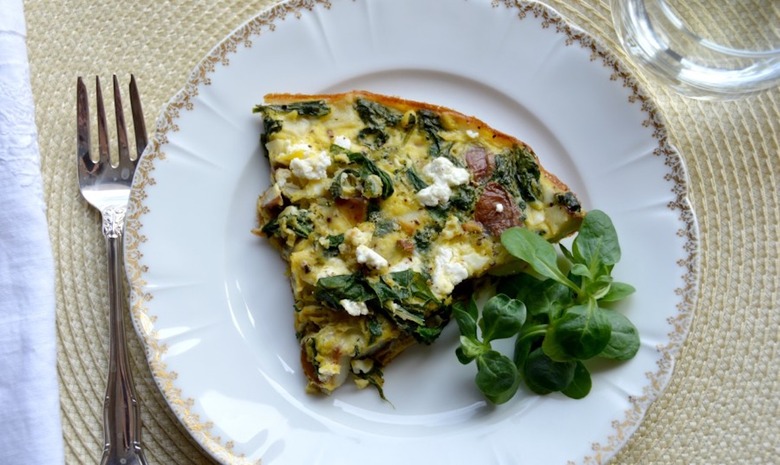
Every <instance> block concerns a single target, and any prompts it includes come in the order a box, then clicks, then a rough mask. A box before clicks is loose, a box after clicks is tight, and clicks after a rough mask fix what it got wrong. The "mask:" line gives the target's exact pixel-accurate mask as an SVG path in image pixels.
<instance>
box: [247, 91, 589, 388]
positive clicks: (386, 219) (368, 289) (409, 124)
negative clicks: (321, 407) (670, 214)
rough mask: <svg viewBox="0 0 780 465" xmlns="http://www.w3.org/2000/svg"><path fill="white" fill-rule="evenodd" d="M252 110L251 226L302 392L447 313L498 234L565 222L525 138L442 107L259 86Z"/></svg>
mask: <svg viewBox="0 0 780 465" xmlns="http://www.w3.org/2000/svg"><path fill="white" fill-rule="evenodd" d="M254 111H255V112H256V113H260V114H261V115H262V120H263V126H264V131H263V132H262V135H261V142H262V144H263V145H264V146H265V148H266V151H267V156H268V162H269V163H270V166H271V173H272V179H271V187H270V188H268V190H267V191H266V192H265V193H264V194H262V195H261V196H260V198H259V200H258V204H257V214H258V220H259V226H258V229H257V230H256V231H255V232H256V233H257V234H260V235H263V236H266V237H268V238H269V239H270V240H271V242H272V243H273V244H274V245H275V246H276V247H277V248H278V249H279V251H280V252H281V254H282V257H283V258H284V259H285V260H286V261H287V262H288V264H289V273H290V279H291V287H292V292H293V297H294V302H295V332H296V336H297V338H298V340H299V342H300V345H301V363H302V366H303V369H304V372H305V374H306V376H307V377H308V386H309V390H310V391H313V392H317V391H321V392H325V393H330V392H332V391H333V390H334V389H336V388H337V387H339V386H340V385H342V384H343V383H344V382H345V381H346V380H347V379H348V378H349V377H350V376H352V377H354V379H355V381H356V382H357V383H358V386H360V387H364V386H367V385H369V384H371V385H374V386H376V387H378V388H379V389H380V392H381V387H382V383H383V379H382V371H381V370H382V367H384V366H385V365H387V364H388V363H389V362H390V361H391V360H392V359H393V358H394V357H395V356H397V355H398V354H399V353H400V352H402V351H403V350H404V349H406V348H407V347H409V346H410V345H412V344H415V343H425V344H428V343H431V342H432V341H434V340H435V339H436V338H437V336H438V335H439V334H440V333H441V331H442V329H443V327H444V326H445V325H446V324H447V322H448V321H449V306H450V304H451V301H452V294H453V290H454V289H455V286H457V285H458V284H460V283H462V282H464V281H466V280H468V279H471V278H476V277H479V276H482V275H484V274H485V273H486V272H488V271H489V270H490V269H492V268H494V267H496V266H497V265H502V264H505V263H507V262H508V261H509V259H510V257H509V256H508V254H507V253H506V251H505V250H504V249H503V246H502V245H501V243H500V238H499V236H500V234H501V232H502V231H503V230H505V229H507V228H509V227H512V226H523V227H526V228H529V229H532V230H534V231H536V232H538V233H539V234H540V235H541V236H543V237H545V238H546V239H548V240H550V241H557V240H559V239H561V238H563V237H565V236H567V235H569V234H570V233H572V232H574V231H575V230H576V229H577V228H578V227H579V224H580V222H581V220H582V217H583V214H584V212H583V211H582V209H581V207H580V203H579V201H578V200H577V198H576V196H575V195H574V194H573V193H572V192H570V190H569V189H568V187H567V186H566V185H565V184H564V183H562V182H561V181H560V180H558V179H557V178H556V177H555V176H553V175H552V174H550V173H548V172H547V171H545V170H544V168H542V166H541V165H540V163H539V160H538V159H537V157H536V155H535V154H534V152H533V150H532V149H531V148H530V147H529V146H528V145H526V144H525V143H523V142H521V141H519V140H517V139H515V138H513V137H510V136H508V135H506V134H503V133H501V132H499V131H496V130H494V129H492V128H490V127H489V126H488V125H487V124H485V123H483V122H482V121H480V120H478V119H476V118H473V117H469V116H465V115H463V114H460V113H458V112H456V111H453V110H450V109H447V108H443V107H438V106H434V105H430V104H425V103H419V102H412V101H408V100H403V99H400V98H396V97H389V96H384V95H377V94H372V93H368V92H362V91H355V92H349V93H343V94H333V95H290V94H271V95H267V96H266V97H265V103H264V104H262V105H257V106H256V107H255V108H254Z"/></svg>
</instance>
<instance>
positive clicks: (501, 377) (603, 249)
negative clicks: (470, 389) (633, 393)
mask: <svg viewBox="0 0 780 465" xmlns="http://www.w3.org/2000/svg"><path fill="white" fill-rule="evenodd" d="M501 243H502V244H503V245H504V247H505V248H506V249H507V251H508V252H509V253H510V254H511V255H513V256H514V257H516V258H519V259H520V260H523V261H525V262H526V263H527V264H528V265H529V267H530V270H529V271H527V272H523V273H520V274H517V275H510V276H505V277H502V278H501V280H500V281H499V283H498V285H497V291H498V294H496V295H495V296H493V297H492V298H490V299H489V300H488V301H487V302H486V303H485V305H484V307H483V308H482V311H481V312H480V311H479V309H478V307H477V303H476V302H475V300H474V299H473V298H472V299H471V300H470V301H469V302H467V303H464V302H457V303H456V304H455V305H454V306H453V317H454V318H455V320H456V321H457V322H458V327H459V329H460V334H461V336H460V346H459V347H458V349H457V350H456V355H457V357H458V360H459V361H460V362H461V363H463V364H468V363H470V362H472V361H474V360H476V361H477V377H476V379H475V381H476V384H477V387H478V388H479V390H480V391H481V392H482V393H483V394H484V395H485V397H486V398H487V399H488V400H489V401H491V402H492V403H495V404H500V403H503V402H506V401H508V400H509V399H511V398H512V397H513V396H514V395H515V393H516V392H517V390H518V388H519V386H520V385H521V384H522V383H525V385H526V386H527V387H528V388H529V389H530V390H531V391H533V392H534V393H537V394H542V395H544V394H549V393H551V392H561V393H563V394H564V395H565V396H568V397H570V398H573V399H581V398H583V397H585V396H587V395H588V393H589V392H590V389H591V385H592V380H591V376H590V372H589V371H588V368H587V366H586V365H585V364H584V363H583V362H585V361H587V360H590V359H592V358H595V357H599V358H605V359H612V360H628V359H630V358H633V357H634V355H636V353H637V351H638V350H639V333H638V331H637V329H636V327H635V326H634V325H633V324H632V323H631V321H629V319H628V318H627V317H625V316H624V315H622V314H621V313H618V312H617V311H616V310H614V309H612V308H607V307H605V306H604V305H603V304H604V303H606V302H614V301H617V300H620V299H623V298H625V297H627V296H629V295H630V294H632V293H633V292H634V288H633V287H632V286H631V285H629V284H625V283H621V282H617V281H615V280H614V279H613V278H612V269H613V268H614V266H615V265H616V264H617V263H618V261H619V260H620V255H621V254H620V245H619V243H618V238H617V233H616V232H615V228H614V226H613V225H612V221H611V220H610V219H609V217H608V216H607V215H606V214H605V213H603V212H601V211H599V210H593V211H590V212H588V213H587V214H586V216H585V219H584V221H583V223H582V226H581V227H580V230H579V233H578V234H577V237H576V238H575V239H574V242H573V245H572V250H571V251H569V250H567V249H566V248H565V247H563V246H560V248H561V251H562V254H563V257H559V255H558V254H557V253H556V251H555V247H554V246H553V245H552V244H550V243H549V242H547V241H545V240H544V239H542V238H541V237H539V236H538V235H537V234H535V233H533V232H532V231H529V230H527V229H521V228H510V229H508V230H506V231H504V233H503V234H502V236H501ZM561 263H562V265H561ZM512 337H514V338H515V348H514V356H513V357H512V358H511V359H510V358H509V357H508V356H506V355H503V354H501V353H499V352H497V351H495V350H493V348H492V347H491V344H490V342H491V341H493V340H495V339H507V338H512Z"/></svg>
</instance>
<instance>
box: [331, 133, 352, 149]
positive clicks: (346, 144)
mask: <svg viewBox="0 0 780 465" xmlns="http://www.w3.org/2000/svg"><path fill="white" fill-rule="evenodd" d="M333 143H334V144H335V145H338V146H339V147H341V148H342V149H344V150H349V149H351V148H352V141H351V140H349V138H348V137H346V136H341V135H339V136H336V137H335V138H333Z"/></svg>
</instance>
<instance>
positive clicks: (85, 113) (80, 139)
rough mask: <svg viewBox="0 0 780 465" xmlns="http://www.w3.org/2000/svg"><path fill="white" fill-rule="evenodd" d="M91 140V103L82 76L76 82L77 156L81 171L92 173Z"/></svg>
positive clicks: (93, 165) (93, 166)
mask: <svg viewBox="0 0 780 465" xmlns="http://www.w3.org/2000/svg"><path fill="white" fill-rule="evenodd" d="M89 151H90V140H89V101H88V99H87V86H85V85H84V81H83V80H82V79H81V76H79V77H78V79H77V80H76V156H77V157H78V160H79V171H80V170H82V169H85V170H86V171H87V172H92V170H94V168H95V163H94V162H93V161H92V156H91V155H90V153H89Z"/></svg>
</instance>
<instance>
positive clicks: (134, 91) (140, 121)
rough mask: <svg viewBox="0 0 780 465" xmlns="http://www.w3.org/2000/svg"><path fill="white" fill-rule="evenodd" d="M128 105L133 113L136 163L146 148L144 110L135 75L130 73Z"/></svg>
mask: <svg viewBox="0 0 780 465" xmlns="http://www.w3.org/2000/svg"><path fill="white" fill-rule="evenodd" d="M130 107H131V109H132V113H133V130H134V131H135V150H136V152H137V154H138V155H137V156H136V159H135V161H136V163H137V162H138V159H139V158H141V154H142V153H143V152H144V149H145V148H146V143H147V139H146V123H145V122H144V112H143V109H142V108H141V97H140V96H139V95H138V85H137V84H136V83H135V76H133V75H132V74H131V75H130Z"/></svg>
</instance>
